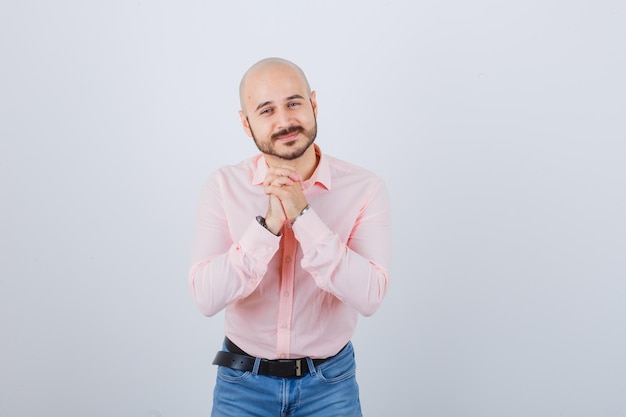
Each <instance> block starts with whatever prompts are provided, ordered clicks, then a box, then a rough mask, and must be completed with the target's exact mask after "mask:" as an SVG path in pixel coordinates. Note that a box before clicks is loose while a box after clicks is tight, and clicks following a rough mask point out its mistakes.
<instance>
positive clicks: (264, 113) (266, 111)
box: [259, 107, 273, 116]
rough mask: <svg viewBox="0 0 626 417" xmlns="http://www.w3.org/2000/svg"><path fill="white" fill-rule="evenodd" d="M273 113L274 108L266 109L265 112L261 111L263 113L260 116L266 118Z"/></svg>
mask: <svg viewBox="0 0 626 417" xmlns="http://www.w3.org/2000/svg"><path fill="white" fill-rule="evenodd" d="M272 111H273V110H272V108H270V107H266V108H264V109H263V110H261V112H260V113H259V114H261V115H263V116H265V115H268V114H270V113H272Z"/></svg>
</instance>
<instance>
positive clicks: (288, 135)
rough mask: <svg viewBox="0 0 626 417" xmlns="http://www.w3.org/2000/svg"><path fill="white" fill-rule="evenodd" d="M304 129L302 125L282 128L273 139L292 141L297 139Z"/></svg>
mask: <svg viewBox="0 0 626 417" xmlns="http://www.w3.org/2000/svg"><path fill="white" fill-rule="evenodd" d="M303 131H304V129H303V128H302V127H300V126H291V127H290V128H287V129H284V130H281V131H280V132H276V133H275V134H273V135H272V139H274V140H276V141H278V142H291V141H292V140H295V139H296V137H297V136H298V134H300V133H301V132H303Z"/></svg>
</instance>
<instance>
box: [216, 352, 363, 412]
mask: <svg viewBox="0 0 626 417" xmlns="http://www.w3.org/2000/svg"><path fill="white" fill-rule="evenodd" d="M224 349H226V348H225V347H224ZM307 361H308V364H309V373H308V374H307V375H305V376H302V377H300V378H278V377H273V376H266V375H258V374H257V369H258V360H257V363H256V365H255V367H254V369H253V370H252V371H238V370H235V369H231V368H227V367H224V366H220V367H218V370H217V382H216V384H215V390H214V392H213V411H212V413H211V417H252V416H257V417H274V416H275V417H331V416H332V417H361V416H362V414H361V403H360V401H359V387H358V385H357V382H356V376H355V371H356V364H355V361H354V350H353V347H352V343H348V345H347V346H346V347H345V348H344V349H343V350H342V351H341V352H340V353H339V354H338V355H337V356H334V357H332V358H331V359H329V360H327V361H326V362H324V363H322V364H321V365H319V366H318V367H314V366H313V362H312V361H311V360H310V359H307Z"/></svg>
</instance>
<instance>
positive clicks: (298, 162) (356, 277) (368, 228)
mask: <svg viewBox="0 0 626 417" xmlns="http://www.w3.org/2000/svg"><path fill="white" fill-rule="evenodd" d="M240 100H241V111H240V112H239V115H240V117H241V123H242V124H243V128H244V131H245V132H246V134H247V135H248V136H250V137H251V138H252V139H253V140H254V142H255V144H256V146H257V147H258V149H259V150H260V151H261V153H260V154H259V155H257V156H255V157H253V158H251V159H248V160H245V161H243V162H241V163H240V164H238V165H236V166H230V167H224V168H221V169H219V170H218V171H217V172H215V173H214V174H213V175H212V176H211V177H210V178H209V179H208V181H207V182H206V184H205V186H204V187H203V189H202V192H201V194H200V198H199V204H198V211H197V219H196V230H195V237H194V242H193V250H192V267H191V270H190V276H189V284H190V288H191V291H192V294H193V297H194V299H195V302H196V304H197V305H198V308H199V309H200V311H201V312H202V313H203V314H205V315H207V316H212V315H214V314H216V313H218V312H219V311H221V310H222V309H226V311H225V330H226V338H225V340H224V345H223V350H222V351H220V352H218V354H217V356H216V357H215V360H214V362H213V363H214V364H216V365H219V368H218V377H217V382H216V385H215V391H214V401H213V413H212V415H213V416H220V417H221V416H234V417H242V416H289V415H297V416H324V417H329V416H332V417H338V416H361V407H360V402H359V393H358V386H357V382H356V379H355V361H354V353H353V348H352V343H351V342H350V339H351V337H352V335H353V332H354V329H355V326H356V322H357V316H358V314H359V313H360V314H362V315H365V316H368V315H371V314H373V313H374V312H375V311H376V310H377V308H378V307H379V306H380V304H381V302H382V300H383V298H384V296H385V294H386V291H387V286H388V282H389V275H388V270H389V264H390V259H391V236H390V235H391V232H390V231H391V226H390V212H389V202H388V195H387V190H386V187H385V185H384V183H383V181H382V180H381V179H380V178H378V177H377V176H375V175H374V174H372V173H370V172H368V171H366V170H364V169H362V168H359V167H357V166H354V165H351V164H348V163H346V162H343V161H340V160H338V159H335V158H332V157H330V156H328V155H326V154H322V152H321V150H320V148H319V147H318V146H317V145H315V144H314V141H315V138H316V135H317V121H316V118H317V101H316V96H315V92H312V91H311V89H310V87H309V84H308V81H307V79H306V77H305V75H304V73H303V72H302V70H301V69H300V68H299V67H298V66H296V65H295V64H293V63H291V62H289V61H286V60H283V59H278V58H269V59H264V60H262V61H260V62H257V63H256V64H255V65H253V66H252V67H251V68H250V69H249V70H248V71H247V72H246V74H245V75H244V76H243V79H242V80H241V84H240Z"/></svg>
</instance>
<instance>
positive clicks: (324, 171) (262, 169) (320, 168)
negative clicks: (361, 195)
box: [252, 144, 331, 190]
mask: <svg viewBox="0 0 626 417" xmlns="http://www.w3.org/2000/svg"><path fill="white" fill-rule="evenodd" d="M313 146H314V147H315V155H317V156H318V157H319V162H318V164H317V168H315V171H314V172H313V175H311V178H309V179H308V180H306V181H305V182H304V188H305V189H306V188H308V187H310V186H311V185H314V184H319V185H321V186H322V187H324V188H326V189H327V190H330V187H331V178H330V166H329V163H328V158H325V157H324V155H323V154H322V151H321V149H320V148H319V146H317V145H315V144H313ZM255 159H256V160H255V161H254V172H253V173H252V184H253V185H260V184H263V180H264V179H265V176H266V175H267V163H266V162H265V158H264V157H263V154H259V155H257V156H256V157H255Z"/></svg>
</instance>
